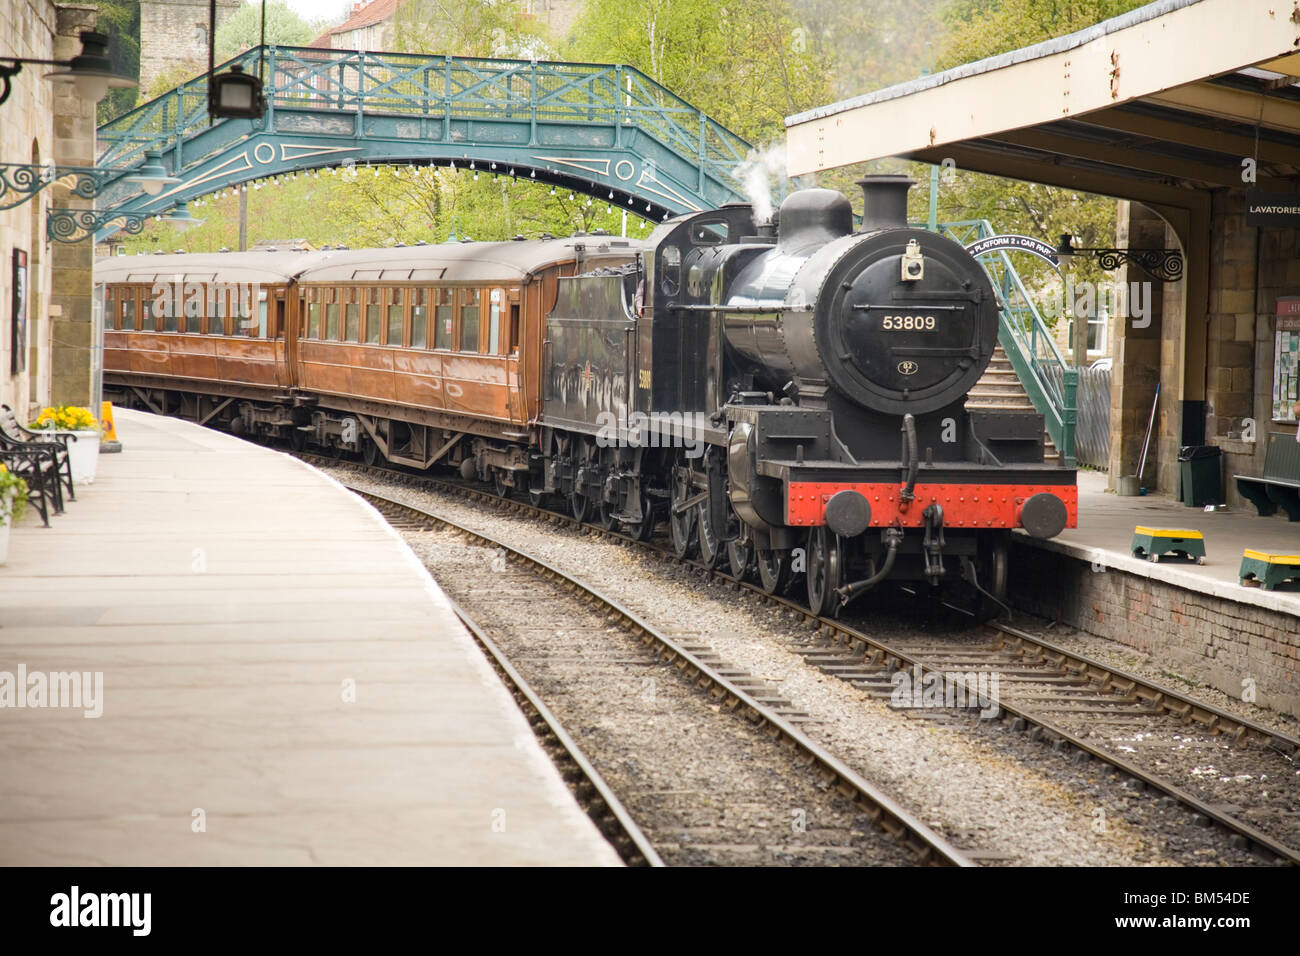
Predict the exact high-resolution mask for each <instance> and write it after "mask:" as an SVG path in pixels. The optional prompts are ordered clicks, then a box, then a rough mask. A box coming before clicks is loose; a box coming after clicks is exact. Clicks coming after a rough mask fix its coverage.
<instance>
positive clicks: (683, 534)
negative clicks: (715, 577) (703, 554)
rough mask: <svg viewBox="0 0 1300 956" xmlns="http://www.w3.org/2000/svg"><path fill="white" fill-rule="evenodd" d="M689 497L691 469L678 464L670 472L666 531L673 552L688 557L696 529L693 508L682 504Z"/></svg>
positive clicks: (693, 545) (678, 555) (692, 549)
mask: <svg viewBox="0 0 1300 956" xmlns="http://www.w3.org/2000/svg"><path fill="white" fill-rule="evenodd" d="M690 497H691V470H690V468H689V467H687V466H685V465H678V466H677V467H675V468H673V472H672V494H671V496H670V499H669V500H670V504H669V506H668V532H669V536H670V537H671V538H672V541H673V554H675V555H677V557H679V558H688V557H690V555H691V552H692V551H694V550H695V544H696V538H697V534H698V529H697V528H696V526H695V509H694V508H683V507H682V505H683V504H684V503H685V502H686V501H687V500H688V499H689V498H690Z"/></svg>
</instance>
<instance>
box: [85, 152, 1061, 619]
mask: <svg viewBox="0 0 1300 956" xmlns="http://www.w3.org/2000/svg"><path fill="white" fill-rule="evenodd" d="M861 184H862V186H863V191H864V194H865V213H864V217H863V222H862V226H861V228H859V229H857V230H855V229H854V226H853V215H852V210H851V207H850V204H849V201H848V200H847V199H846V198H845V197H844V196H843V195H841V194H840V193H837V192H833V191H831V190H825V189H807V190H801V191H798V192H795V193H793V194H791V195H790V196H789V197H788V198H787V199H786V200H785V202H784V203H783V204H782V206H781V209H780V212H779V215H778V216H777V217H776V219H775V221H774V222H773V223H764V224H759V225H757V226H756V225H755V223H754V221H753V211H752V208H751V207H750V206H749V205H747V204H732V205H727V206H723V207H722V208H720V209H717V210H711V211H707V212H701V213H696V214H691V215H685V216H680V217H677V218H675V219H672V220H669V221H667V222H665V223H664V224H662V225H661V226H660V227H658V228H657V229H656V231H655V232H654V233H653V234H652V235H651V237H650V238H649V239H648V240H647V241H645V242H637V241H635V240H623V239H615V238H613V237H608V236H585V237H584V236H575V237H573V238H571V239H566V240H558V239H549V238H548V239H541V240H532V241H523V240H521V241H515V242H504V243H460V244H442V245H439V246H424V245H421V246H416V247H407V248H396V249H386V250H357V251H350V250H330V251H322V252H306V253H288V252H282V253H262V254H252V253H243V254H241V253H226V254H216V255H205V256H197V255H176V256H168V257H166V258H163V257H159V256H147V257H139V256H137V257H119V258H115V259H113V260H109V261H107V262H103V263H101V265H99V266H97V280H98V281H101V282H103V283H104V285H105V296H106V308H107V313H106V314H107V316H108V322H107V330H106V333H105V341H106V351H105V383H106V386H108V387H109V388H110V389H112V390H113V391H114V393H115V397H116V398H117V400H118V401H122V402H126V403H128V404H137V405H144V406H147V407H150V408H152V409H154V410H155V411H163V412H173V411H174V412H180V413H181V414H186V415H189V416H190V417H193V418H195V419H197V420H200V421H205V422H211V423H214V424H224V425H226V426H228V427H230V428H231V430H232V431H235V432H236V433H244V434H249V435H252V436H267V437H279V438H282V439H286V440H288V441H290V442H291V443H292V444H293V445H294V446H295V447H299V448H301V447H305V446H306V445H309V444H310V445H317V446H320V447H324V448H330V449H333V450H335V451H336V452H338V453H345V452H346V453H359V454H360V455H362V457H364V458H365V460H367V461H368V462H375V461H378V460H380V459H381V458H382V459H387V460H389V461H391V462H394V463H397V464H402V465H406V466H410V467H415V468H420V469H427V468H430V467H433V466H434V465H437V464H447V465H452V466H455V467H458V468H459V470H460V471H461V473H462V474H463V475H464V476H465V477H466V478H473V477H477V478H480V479H483V480H491V481H493V482H494V483H495V485H496V487H497V491H498V492H499V493H501V494H508V493H509V492H510V490H511V489H512V488H524V489H526V490H527V491H528V493H529V496H530V498H531V499H532V500H533V501H534V502H535V503H536V502H540V501H541V500H542V499H544V498H546V497H547V496H549V495H556V496H560V497H562V498H563V499H564V500H565V501H566V503H567V505H568V507H569V508H570V509H571V510H572V512H573V514H574V515H575V516H576V517H578V518H580V519H583V520H586V519H589V518H594V517H599V520H600V521H601V522H602V523H603V524H605V525H606V526H607V527H614V526H622V528H623V529H624V530H625V531H627V532H628V533H629V534H632V535H634V536H636V537H639V538H642V539H645V538H648V537H649V536H650V535H651V534H652V533H653V530H654V528H655V527H656V525H657V524H658V523H659V522H660V521H665V522H666V523H667V526H668V532H669V536H670V538H671V541H672V545H673V548H674V550H675V551H676V552H677V553H678V554H680V555H682V556H686V555H688V554H698V556H699V558H700V560H702V561H703V562H704V563H705V564H707V565H709V566H718V565H720V564H722V563H724V562H728V563H729V564H730V566H731V570H732V572H733V573H735V574H737V575H746V574H749V573H752V572H756V573H757V575H758V577H759V579H760V581H761V583H762V585H763V587H764V588H765V589H766V590H768V591H769V592H771V593H776V592H778V591H782V590H784V589H785V588H786V587H787V586H788V585H789V584H790V583H791V581H792V579H793V578H794V577H797V576H798V575H799V574H801V573H802V575H803V577H804V579H805V582H806V587H807V594H808V601H809V604H810V606H811V607H812V608H813V609H814V610H817V611H818V612H820V613H826V612H828V611H831V610H833V609H834V608H835V607H837V606H838V605H840V604H842V603H847V602H848V601H849V600H852V599H853V598H854V597H856V596H857V595H859V594H861V593H863V592H864V591H866V590H868V589H870V588H872V587H873V586H874V585H875V584H877V583H879V582H881V581H883V580H886V579H893V580H902V581H912V582H927V583H928V584H929V585H931V586H934V587H938V586H942V585H946V584H947V583H948V582H951V581H953V580H954V579H956V580H960V581H963V582H964V584H963V585H962V587H964V588H967V589H970V590H973V592H974V593H976V594H977V595H981V596H982V598H983V603H984V606H985V610H992V608H993V607H995V606H996V605H997V603H998V602H1000V600H1001V598H1002V597H1003V594H1004V592H1005V587H1006V573H1007V567H1006V564H1007V536H1008V534H1009V533H1010V529H1013V528H1023V529H1024V530H1025V531H1027V532H1028V533H1029V534H1031V535H1034V536H1036V537H1051V536H1053V535H1056V534H1057V533H1059V532H1060V531H1061V530H1062V529H1063V528H1065V527H1073V526H1074V525H1075V522H1076V517H1077V497H1076V489H1075V473H1074V471H1073V469H1068V468H1064V467H1059V466H1057V465H1055V464H1051V463H1047V462H1045V461H1044V455H1043V422H1042V418H1041V416H1039V415H1037V414H1033V413H1024V412H1014V411H999V410H979V409H974V408H972V409H967V408H966V407H965V399H966V393H967V392H968V391H969V390H970V388H971V386H972V385H973V384H974V383H975V382H976V381H977V380H978V379H979V378H980V376H981V375H982V374H983V372H984V370H985V368H986V367H987V366H988V364H989V361H990V358H991V356H992V354H993V350H994V348H995V346H996V343H997V327H998V318H997V313H998V303H997V299H996V295H995V293H994V290H993V288H992V286H991V285H990V284H989V281H988V279H987V277H986V275H985V273H984V271H983V269H982V268H980V266H979V264H978V263H977V262H976V261H975V260H974V259H973V258H972V257H971V256H969V255H968V254H967V253H966V252H965V250H964V249H962V247H961V246H960V245H958V244H956V243H954V242H952V241H951V240H948V239H946V238H943V237H941V236H938V235H936V234H934V233H931V232H927V231H924V230H919V229H911V228H908V227H907V224H906V197H907V190H908V188H909V186H910V185H911V181H910V180H908V179H906V178H905V177H897V176H892V177H891V176H884V177H878V176H877V177H867V178H866V179H864V180H862V181H861ZM240 282H244V283H250V282H251V283H254V284H255V288H256V290H257V291H256V292H255V293H253V294H252V295H249V294H246V293H242V292H238V291H235V290H236V289H237V288H238V283H240ZM168 288H170V289H172V290H175V294H163V292H162V291H161V290H166V289H168ZM214 290H216V291H214ZM191 293H192V294H191ZM178 302H180V303H183V308H180V309H178V308H176V305H177V303H178ZM218 302H219V303H224V305H214V303H218ZM253 303H256V304H255V305H253ZM169 305H170V306H171V307H172V308H171V312H172V313H177V312H179V313H180V314H179V315H177V314H168V307H169ZM250 306H251V308H250ZM248 312H251V313H252V314H243V313H248ZM227 313H234V314H227Z"/></svg>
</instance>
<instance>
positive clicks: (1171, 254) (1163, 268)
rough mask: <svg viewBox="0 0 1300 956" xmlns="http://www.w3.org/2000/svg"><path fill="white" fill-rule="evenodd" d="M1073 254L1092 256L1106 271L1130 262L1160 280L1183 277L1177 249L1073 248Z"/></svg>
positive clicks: (1170, 280) (1179, 254)
mask: <svg viewBox="0 0 1300 956" xmlns="http://www.w3.org/2000/svg"><path fill="white" fill-rule="evenodd" d="M1074 254H1075V255H1092V256H1094V257H1095V258H1096V260H1097V265H1099V266H1100V267H1101V268H1102V269H1104V270H1105V271H1107V272H1110V271H1111V270H1112V269H1118V268H1119V267H1120V266H1121V265H1123V264H1124V263H1125V262H1131V263H1133V265H1135V266H1138V267H1139V268H1140V269H1142V271H1143V272H1145V273H1146V274H1147V275H1149V276H1151V278H1153V279H1158V280H1160V281H1161V282H1177V281H1178V280H1179V279H1181V278H1182V277H1183V254H1182V252H1180V251H1179V250H1177V249H1075V250H1074Z"/></svg>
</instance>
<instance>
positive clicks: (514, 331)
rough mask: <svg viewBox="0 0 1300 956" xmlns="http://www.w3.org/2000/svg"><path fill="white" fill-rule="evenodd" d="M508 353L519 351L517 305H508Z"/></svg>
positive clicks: (514, 303)
mask: <svg viewBox="0 0 1300 956" xmlns="http://www.w3.org/2000/svg"><path fill="white" fill-rule="evenodd" d="M510 351H511V352H518V351H519V303H518V302H511V303H510Z"/></svg>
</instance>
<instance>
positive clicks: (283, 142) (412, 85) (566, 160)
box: [96, 46, 751, 239]
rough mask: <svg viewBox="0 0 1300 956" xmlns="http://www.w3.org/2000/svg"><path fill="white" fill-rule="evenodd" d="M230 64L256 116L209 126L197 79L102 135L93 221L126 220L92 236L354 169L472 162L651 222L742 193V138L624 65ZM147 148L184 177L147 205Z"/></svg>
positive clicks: (357, 55) (297, 54) (276, 58)
mask: <svg viewBox="0 0 1300 956" xmlns="http://www.w3.org/2000/svg"><path fill="white" fill-rule="evenodd" d="M234 65H239V66H241V67H242V68H243V69H244V70H245V71H246V72H248V73H250V74H253V75H259V74H260V75H261V76H262V77H263V78H264V87H263V92H264V94H265V97H266V106H267V108H266V113H265V115H263V116H262V117H261V118H260V119H256V120H246V119H221V120H216V121H210V120H209V117H208V88H207V80H206V78H205V77H196V78H195V79H193V80H190V81H189V82H187V83H185V84H182V85H181V86H178V87H177V88H176V89H174V90H171V91H170V92H168V93H166V94H164V95H163V96H160V97H158V98H157V99H155V100H152V101H150V102H148V103H145V104H143V105H142V106H139V107H137V108H135V109H134V110H132V111H130V112H129V113H126V114H124V115H123V116H120V117H118V118H117V119H115V120H113V121H111V122H109V123H106V124H104V125H103V126H101V127H100V128H99V145H100V149H101V152H100V155H99V158H98V162H97V163H96V165H97V166H98V167H99V168H100V169H106V170H111V173H110V175H109V179H108V181H107V182H106V183H105V185H104V186H103V187H102V188H101V189H100V199H99V203H98V208H99V210H101V220H102V219H103V214H104V213H108V212H118V213H121V214H129V215H122V216H119V217H118V218H116V219H110V220H109V222H108V223H107V224H106V225H105V226H104V227H102V228H101V229H100V232H99V235H98V236H97V238H100V239H102V238H104V236H106V235H107V234H109V233H111V232H113V231H116V230H117V229H119V228H122V227H123V226H125V227H126V228H127V229H128V230H131V228H132V226H135V229H136V230H138V228H139V217H140V216H152V215H155V214H162V213H166V212H168V211H169V210H171V209H172V208H174V207H175V206H176V205H177V204H178V203H181V202H187V201H189V200H191V199H194V198H197V197H198V196H202V195H205V194H207V193H210V192H213V191H215V190H219V189H223V188H228V187H231V186H236V185H238V184H240V183H244V182H248V181H251V180H256V179H261V178H263V177H268V176H275V175H280V174H283V173H289V172H297V171H301V170H304V169H313V168H317V167H325V166H345V165H349V164H353V163H361V164H364V163H423V164H436V165H442V166H450V165H455V166H457V167H458V168H469V167H470V164H471V163H472V164H474V168H475V169H476V170H483V171H486V172H491V173H496V174H498V175H513V176H515V177H517V178H523V179H531V180H535V181H538V182H543V183H549V184H551V185H553V186H557V187H562V188H567V189H570V190H573V191H575V192H582V193H585V194H587V195H590V196H593V197H596V198H600V199H604V200H607V201H608V202H610V203H611V204H613V203H617V204H618V205H619V206H621V207H623V208H626V209H628V210H634V211H635V212H636V213H637V215H639V216H643V217H644V218H647V219H662V218H665V217H667V216H670V215H676V214H679V213H683V212H690V211H696V210H701V209H710V208H714V207H716V206H718V205H721V204H722V203H725V202H732V201H735V200H738V199H741V198H743V197H742V193H743V190H742V188H741V182H740V178H739V169H740V167H741V164H742V163H744V161H745V158H746V156H747V154H749V152H750V150H751V147H750V145H749V144H748V143H747V142H745V141H744V140H743V139H741V138H740V137H739V136H737V135H736V134H734V133H732V132H731V131H729V130H727V129H726V128H724V127H723V126H721V125H720V124H719V123H717V122H716V121H714V120H712V119H710V118H709V117H708V116H706V115H705V114H704V113H702V112H701V111H700V110H698V109H696V108H695V107H693V106H691V105H690V104H689V103H687V102H686V101H685V100H683V99H681V97H679V96H677V95H675V94H674V93H672V92H671V91H670V90H668V89H666V88H665V87H663V86H661V85H660V84H658V83H656V82H655V81H654V80H652V79H650V78H649V77H648V76H646V75H645V74H644V73H642V72H640V71H639V70H636V69H633V68H632V67H627V66H612V65H602V64H592V63H556V62H538V61H530V60H494V59H477V58H470V57H458V56H430V55H421V54H409V53H362V52H357V51H352V50H321V49H315V48H311V47H275V46H268V47H258V48H255V49H252V50H248V51H246V52H245V53H243V54H241V55H239V56H238V57H236V58H234V59H232V60H230V61H228V62H227V63H225V64H223V65H222V66H221V67H220V68H219V70H220V71H223V72H224V71H225V70H227V69H229V68H230V67H231V66H234ZM147 150H158V151H160V152H161V153H162V156H163V161H164V165H165V167H166V168H167V170H168V172H169V173H170V174H171V175H173V176H176V177H179V178H180V179H181V182H180V183H177V184H175V185H174V186H171V187H170V188H167V189H165V190H163V192H161V193H160V194H158V195H156V196H150V195H148V194H147V193H145V192H144V191H143V190H142V189H141V187H140V186H139V185H138V184H133V183H130V182H127V181H126V179H125V177H127V176H129V175H131V173H132V172H134V171H136V170H137V169H138V167H139V165H140V164H141V163H142V162H143V160H144V158H145V152H146V151H147Z"/></svg>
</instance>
